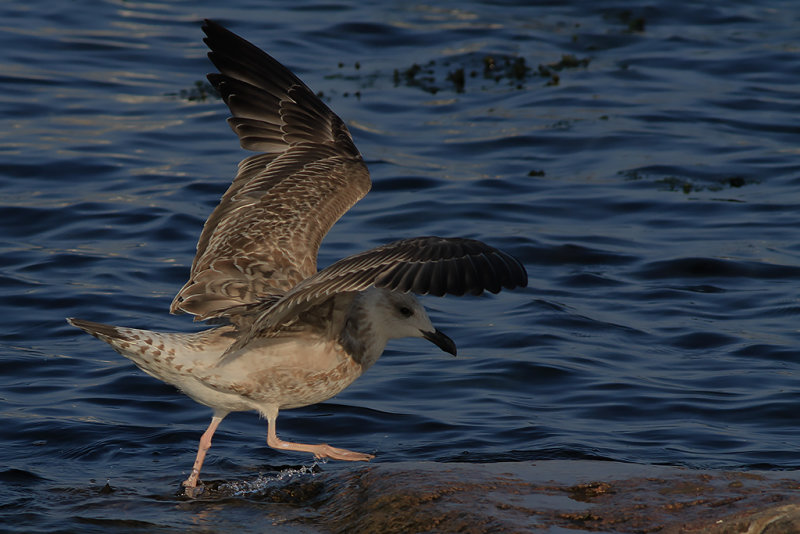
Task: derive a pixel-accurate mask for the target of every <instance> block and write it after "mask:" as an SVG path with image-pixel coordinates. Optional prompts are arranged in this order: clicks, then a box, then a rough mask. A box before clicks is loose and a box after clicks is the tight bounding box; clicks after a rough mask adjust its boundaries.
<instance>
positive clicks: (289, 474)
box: [214, 458, 328, 497]
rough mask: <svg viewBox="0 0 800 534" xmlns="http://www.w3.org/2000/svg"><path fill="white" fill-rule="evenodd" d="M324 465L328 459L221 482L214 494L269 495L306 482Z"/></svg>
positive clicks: (234, 495) (232, 495) (237, 495)
mask: <svg viewBox="0 0 800 534" xmlns="http://www.w3.org/2000/svg"><path fill="white" fill-rule="evenodd" d="M326 463H328V459H327V458H324V459H321V460H315V461H314V463H312V464H311V465H301V466H299V467H288V468H285V469H281V470H280V471H277V472H275V473H268V474H259V475H258V476H257V477H256V478H255V479H252V480H235V481H231V482H222V483H220V484H219V485H218V486H217V487H216V488H214V492H215V493H218V494H221V495H225V496H229V497H248V496H254V495H263V494H267V493H271V492H273V491H275V490H280V489H282V488H285V487H286V486H287V485H289V484H292V483H295V482H308V480H309V478H310V477H313V476H315V475H317V474H318V473H319V472H320V471H321V468H320V465H321V464H326Z"/></svg>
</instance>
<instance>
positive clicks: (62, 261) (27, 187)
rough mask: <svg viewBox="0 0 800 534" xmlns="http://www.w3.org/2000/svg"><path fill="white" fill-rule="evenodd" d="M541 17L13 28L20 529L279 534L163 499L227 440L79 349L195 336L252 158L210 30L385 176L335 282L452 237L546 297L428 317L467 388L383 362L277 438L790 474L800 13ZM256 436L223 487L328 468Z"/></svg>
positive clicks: (515, 9)
mask: <svg viewBox="0 0 800 534" xmlns="http://www.w3.org/2000/svg"><path fill="white" fill-rule="evenodd" d="M528 4H529V3H528V2H520V3H519V5H517V4H516V3H515V2H505V3H502V4H498V5H492V4H488V3H486V4H484V3H479V2H450V3H436V4H434V3H431V4H424V3H416V2H396V3H382V2H363V1H361V2H324V3H315V2H295V1H287V2H283V3H279V2H270V3H264V2H255V1H250V2H248V1H246V0H242V1H239V0H231V1H228V2H224V6H222V5H221V3H219V2H201V3H198V2H166V3H163V4H162V3H159V2H156V1H154V2H136V1H133V2H128V1H108V2H102V3H100V2H90V1H81V2H54V1H53V2H47V1H44V2H38V3H34V4H25V3H22V2H16V3H2V4H0V15H1V16H0V21H1V22H0V50H2V51H3V52H2V53H0V88H1V89H2V91H0V124H1V125H2V126H1V127H0V156H1V157H0V202H1V203H2V210H0V265H2V271H0V295H1V297H0V306H2V308H1V310H2V317H3V321H4V327H3V328H2V330H0V362H2V364H1V365H2V374H1V375H0V376H1V378H0V399H2V404H0V406H2V408H1V410H2V413H1V415H2V428H1V429H0V459H2V462H0V483H2V485H3V487H4V489H3V491H2V492H1V493H0V518H2V521H5V522H6V527H5V528H10V529H12V530H13V529H14V528H16V529H18V530H19V531H25V532H33V531H48V532H55V531H61V530H63V531H84V532H86V531H93V530H98V531H99V530H103V531H106V532H107V531H108V530H109V529H111V530H118V531H127V530H135V529H141V530H147V531H170V530H171V529H173V528H175V529H182V528H186V527H191V526H194V527H198V528H200V527H202V528H204V529H206V531H209V532H210V531H216V530H215V529H220V531H227V530H226V528H227V527H226V525H227V526H228V527H229V526H230V525H231V524H233V525H236V524H237V521H238V522H239V523H238V524H240V528H243V529H245V530H247V529H254V530H260V529H261V527H257V526H254V524H253V523H252V513H251V512H252V510H255V509H259V510H260V508H259V507H261V506H264V505H265V504H264V502H263V501H258V502H253V501H247V500H245V501H236V500H235V498H234V497H232V498H231V499H233V501H225V502H228V504H230V503H231V502H233V504H230V506H229V507H228V508H227V509H226V514H227V516H226V518H225V521H222V520H221V519H220V518H219V517H218V515H217V514H216V512H215V511H214V510H213V509H211V508H208V509H203V510H198V508H196V506H199V505H194V504H187V503H183V504H181V503H180V502H179V501H175V500H174V498H173V497H172V495H173V493H174V491H175V490H176V489H177V487H178V484H179V482H180V480H182V479H183V478H185V476H186V473H187V471H188V469H189V468H190V466H191V462H192V460H193V458H194V452H195V450H196V445H197V439H198V438H199V435H200V433H201V432H202V430H203V429H204V428H205V426H206V425H207V424H208V420H209V417H210V411H209V410H208V409H207V408H205V407H203V406H200V405H197V404H195V403H193V402H192V401H191V400H189V399H188V398H186V397H184V396H183V395H181V394H180V393H179V392H177V391H176V390H174V389H173V388H172V387H171V386H167V385H165V384H162V383H160V382H158V381H157V380H155V379H153V378H151V377H149V376H147V375H145V374H144V373H142V372H141V371H139V370H138V369H137V368H136V367H135V366H134V365H133V364H132V363H130V362H129V361H127V360H125V359H124V358H122V357H121V356H119V355H117V354H116V353H114V352H113V351H112V350H111V349H110V348H109V347H108V346H106V345H105V344H103V343H100V342H98V341H97V340H95V339H93V338H91V337H89V336H86V335H84V334H82V333H80V332H79V331H77V330H75V329H73V328H71V327H69V326H68V325H67V324H66V323H65V322H64V317H67V316H77V317H82V318H86V319H90V320H96V321H101V322H108V323H112V324H122V325H127V326H134V327H141V328H152V329H161V330H176V331H179V330H184V331H185V330H190V329H193V328H197V326H196V325H192V324H191V321H190V319H188V318H187V317H185V316H180V317H176V316H170V315H168V307H169V303H170V301H171V299H172V297H173V295H174V294H175V293H176V291H177V290H178V289H179V288H180V287H181V285H182V284H183V283H184V281H185V280H186V278H187V276H188V270H189V265H190V264H191V260H192V257H193V253H194V247H195V244H196V240H197V237H198V235H199V233H200V230H201V228H202V224H203V222H204V220H205V218H206V217H207V216H208V214H209V213H210V211H211V210H212V209H213V207H214V205H215V204H216V202H217V200H218V198H219V196H220V195H221V194H222V192H223V191H224V190H225V188H226V187H227V185H228V183H229V182H230V180H231V179H232V177H233V175H234V174H235V171H236V164H237V163H238V161H239V160H240V159H241V158H242V157H243V156H244V155H245V154H244V153H243V152H242V151H241V150H240V149H239V147H238V142H237V140H236V138H235V136H234V135H233V134H232V133H231V132H230V130H229V128H228V127H227V125H226V124H225V118H226V117H227V115H228V112H227V109H226V108H225V107H224V105H223V104H222V103H221V102H220V101H219V100H218V99H216V98H215V97H213V96H212V95H209V94H207V93H206V91H205V86H204V85H203V82H204V75H205V73H207V72H210V71H211V69H212V67H211V64H210V63H209V62H208V60H207V59H206V56H205V53H206V50H205V47H204V45H203V43H202V41H201V38H202V32H201V30H200V21H201V20H202V18H204V17H209V18H214V19H217V20H219V21H220V22H222V23H224V24H226V25H227V26H229V27H230V28H231V29H232V30H233V31H235V32H237V33H239V34H241V35H242V36H244V37H245V38H247V39H249V40H251V41H253V42H254V43H255V44H257V45H258V46H261V47H263V48H264V49H265V50H267V51H268V52H270V53H271V54H273V55H274V56H275V57H276V58H278V59H279V60H280V61H282V62H283V63H285V64H286V65H287V66H289V67H290V68H292V69H293V70H294V71H295V72H296V73H297V74H298V75H299V76H300V77H301V78H302V79H304V81H306V83H307V84H309V85H310V86H311V87H312V88H313V89H314V90H315V91H318V92H321V93H322V94H323V97H324V99H325V100H326V101H327V102H328V104H329V105H330V106H331V107H332V108H333V109H334V111H336V113H337V114H339V115H340V116H341V117H342V118H343V119H344V120H345V122H346V123H347V124H348V126H349V128H350V130H351V132H352V133H353V136H354V138H355V140H356V144H357V145H358V147H359V149H360V150H361V151H362V153H363V154H364V157H365V159H366V160H367V162H368V164H369V166H370V169H371V172H372V177H373V181H374V186H373V190H372V192H371V193H370V194H369V195H368V196H367V197H366V198H365V199H364V200H362V201H361V202H360V203H359V204H358V205H357V206H356V207H354V208H353V209H352V210H351V211H350V212H349V213H348V214H347V215H346V216H345V217H344V218H343V219H342V220H341V221H340V222H339V224H338V225H337V226H336V227H335V228H334V229H333V231H332V232H331V233H330V234H329V235H328V237H327V238H326V240H325V242H324V243H323V248H322V250H321V253H320V264H321V265H323V266H324V265H328V264H330V263H331V262H333V261H335V260H336V259H338V258H340V257H342V256H344V255H347V254H351V253H354V252H358V251H361V250H363V249H366V248H369V247H372V246H376V245H378V244H381V243H384V242H387V241H390V240H393V239H397V238H400V237H406V236H413V235H429V234H436V235H460V236H465V237H471V238H477V239H481V240H484V241H487V242H489V243H491V244H493V245H495V246H498V247H500V248H503V249H505V250H507V251H509V252H511V253H512V254H514V255H516V256H517V257H519V258H520V259H521V260H522V261H523V263H524V264H525V265H526V267H527V269H528V272H529V274H530V286H529V287H528V288H527V289H525V290H520V291H515V292H505V293H501V294H500V295H497V296H485V297H479V298H454V297H447V298H443V299H437V298H427V299H425V301H424V302H425V304H426V306H427V307H428V308H429V310H430V312H431V315H432V318H433V320H434V323H436V324H437V326H438V327H439V328H440V329H442V330H443V331H445V332H447V333H448V334H449V335H450V336H451V337H452V338H453V339H455V340H456V342H457V343H458V345H459V350H460V353H459V357H458V358H456V359H453V358H451V357H449V356H448V355H446V354H444V353H440V352H439V351H438V349H436V348H435V347H433V346H432V345H430V344H428V343H425V342H423V341H419V340H404V341H401V342H392V344H390V347H389V349H388V350H387V352H386V354H385V355H384V357H383V359H382V360H381V361H380V362H379V363H378V364H377V365H376V366H375V367H374V368H373V369H371V370H370V371H369V372H368V373H367V374H366V375H365V376H364V377H362V378H361V379H359V380H358V381H357V382H356V383H355V384H353V386H351V387H350V388H349V389H347V390H346V391H345V392H343V393H342V394H340V395H339V396H337V397H335V398H333V399H331V400H330V401H328V402H325V403H323V404H320V405H317V406H312V407H308V408H304V409H298V410H293V411H287V412H283V413H282V415H281V417H280V418H279V421H278V423H279V424H278V427H279V432H280V434H281V435H282V436H284V437H285V438H290V439H295V440H297V441H306V442H320V441H326V442H331V443H333V444H335V445H338V446H341V447H347V448H352V449H355V450H360V451H364V452H372V453H375V454H376V455H377V458H376V460H374V461H376V462H397V461H406V460H423V461H430V462H439V463H444V462H454V461H460V462H481V463H493V462H500V461H532V460H539V459H553V458H556V459H572V458H594V459H609V460H618V461H628V462H634V463H640V464H671V465H683V466H688V467H693V468H709V467H711V468H732V469H750V468H759V469H775V470H778V469H781V470H784V469H785V470H794V469H798V468H800V431H799V430H798V422H799V420H798V413H800V388H799V387H798V373H800V334H799V333H798V328H799V327H798V324H800V322H799V320H800V283H799V282H798V280H800V244H799V243H800V241H799V240H798V236H800V233H799V230H798V229H800V159H799V158H800V126H798V125H800V90H798V87H800V37H798V35H799V34H798V31H797V28H798V27H800V5H798V4H797V3H795V2H790V1H784V2H780V1H778V2H770V3H767V4H764V3H763V2H706V3H697V2H693V3H673V2H667V1H660V2H659V1H653V2H614V1H608V0H606V1H600V2H592V3H587V2H573V3H571V4H569V3H567V4H564V3H561V2H552V3H548V2H544V3H541V5H535V6H530V5H528ZM266 5H269V7H265V6H266ZM265 435H266V423H265V422H264V421H262V420H259V418H258V417H257V416H256V415H255V414H254V413H239V414H233V415H231V416H230V417H229V418H227V419H226V420H225V421H224V422H223V424H222V426H221V428H220V430H219V432H218V434H217V435H216V436H215V442H214V447H213V448H212V449H211V451H210V453H209V457H208V459H207V463H206V466H205V472H204V474H205V476H206V477H207V478H209V479H217V480H224V481H227V482H228V483H231V484H235V483H237V481H248V480H250V481H252V480H254V479H256V478H257V477H258V476H260V475H261V474H263V473H268V472H274V471H276V470H278V469H279V468H280V467H281V466H283V465H293V466H295V467H300V466H306V467H309V466H311V465H312V463H311V462H310V461H309V459H308V458H306V457H303V456H299V455H288V454H281V453H277V452H274V451H273V450H271V449H270V448H268V447H267V446H266V443H265ZM351 468H352V467H351V466H348V465H345V466H342V465H341V464H336V465H333V463H329V464H327V465H325V466H323V469H326V470H330V469H334V470H336V469H351ZM303 476H305V475H303ZM107 483H108V486H106V484H107ZM104 487H106V489H105V490H104ZM142 503H146V504H142ZM176 503H177V504H176ZM266 504H269V503H268V502H267V503H266ZM199 512H202V513H199ZM270 513H272V512H270ZM277 513H280V512H277Z"/></svg>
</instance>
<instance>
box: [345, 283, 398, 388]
mask: <svg viewBox="0 0 800 534" xmlns="http://www.w3.org/2000/svg"><path fill="white" fill-rule="evenodd" d="M384 291H385V290H382V289H375V288H370V289H367V290H365V291H362V292H361V293H359V294H358V295H356V297H355V298H354V299H353V302H352V304H351V305H350V309H349V310H348V312H347V318H346V320H345V325H344V328H343V329H342V333H341V334H340V336H339V341H340V343H341V344H342V346H343V347H344V349H345V350H346V351H347V352H348V354H350V356H351V357H352V358H353V359H354V360H355V361H356V362H358V363H359V364H360V365H361V367H362V372H363V371H366V370H367V369H369V368H370V367H371V366H372V364H374V363H375V362H376V361H378V358H380V357H381V354H383V349H385V348H386V343H387V342H388V341H389V335H388V333H387V332H385V329H384V328H382V325H379V324H377V318H378V317H380V316H381V315H380V314H378V313H376V308H377V307H378V306H379V305H380V304H379V301H380V300H381V299H382V297H383V292H384Z"/></svg>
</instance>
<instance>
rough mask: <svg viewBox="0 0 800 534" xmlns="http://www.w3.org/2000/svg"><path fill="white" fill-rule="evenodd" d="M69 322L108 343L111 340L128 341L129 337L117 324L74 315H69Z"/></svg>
mask: <svg viewBox="0 0 800 534" xmlns="http://www.w3.org/2000/svg"><path fill="white" fill-rule="evenodd" d="M67 322H68V323H69V324H71V325H72V326H74V327H75V328H80V329H81V330H83V331H84V332H86V333H87V334H89V335H92V336H94V337H96V338H97V339H100V340H102V341H105V342H106V343H110V340H120V341H128V338H127V337H126V336H125V335H124V334H123V333H122V332H121V331H120V330H119V329H118V328H117V327H116V326H111V325H109V324H103V323H95V322H93V321H86V320H84V319H75V318H74V317H68V318H67Z"/></svg>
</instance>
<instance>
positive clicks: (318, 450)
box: [266, 410, 375, 462]
mask: <svg viewBox="0 0 800 534" xmlns="http://www.w3.org/2000/svg"><path fill="white" fill-rule="evenodd" d="M266 416H267V425H268V427H267V445H269V446H270V447H272V448H273V449H278V450H282V451H302V452H310V453H312V454H313V455H314V456H315V457H317V458H332V459H334V460H348V461H351V462H355V461H362V462H368V461H370V460H371V459H373V458H375V456H373V455H372V454H364V453H361V452H355V451H348V450H347V449H338V448H336V447H331V446H330V445H327V444H324V443H322V444H319V445H309V444H307V443H292V442H291V441H283V440H282V439H280V438H278V436H277V434H276V432H275V420H276V419H277V418H278V410H275V411H274V413H268V414H266Z"/></svg>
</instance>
